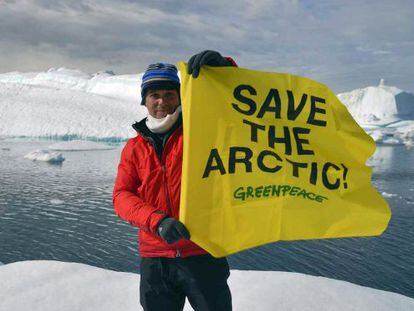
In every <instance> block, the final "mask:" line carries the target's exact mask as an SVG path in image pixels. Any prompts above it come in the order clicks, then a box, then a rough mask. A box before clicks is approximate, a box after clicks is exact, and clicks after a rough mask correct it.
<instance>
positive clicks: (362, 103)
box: [0, 67, 414, 150]
mask: <svg viewBox="0 0 414 311" xmlns="http://www.w3.org/2000/svg"><path fill="white" fill-rule="evenodd" d="M141 78H142V73H139V74H130V75H115V74H114V73H113V72H111V71H101V72H97V73H94V74H87V73H84V72H82V71H80V70H77V69H70V68H65V67H61V68H51V69H49V70H48V71H46V72H29V73H21V72H9V73H4V74H0V108H1V110H0V111H1V113H0V137H1V136H3V137H20V136H23V137H48V138H57V139H64V140H68V139H70V140H73V139H77V140H79V139H80V140H93V141H97V140H102V141H114V142H118V141H121V140H126V139H128V138H130V137H133V136H135V135H136V133H135V131H134V130H133V129H132V128H131V124H133V123H134V122H135V121H138V120H140V119H142V118H143V117H145V115H146V113H147V111H146V109H145V107H143V106H141V105H140V101H141V96H140V84H141ZM338 98H339V99H340V100H341V101H342V102H343V103H344V104H345V105H346V106H347V107H348V110H349V111H350V113H351V114H352V115H353V117H354V118H355V119H356V121H357V122H358V123H359V124H360V125H361V126H362V128H364V129H365V131H366V132H367V133H368V134H370V135H371V136H372V137H373V138H374V140H375V141H376V142H377V143H378V144H386V145H406V146H408V147H412V146H414V94H411V93H408V92H405V91H403V90H401V89H399V88H397V87H395V86H388V85H386V83H385V81H384V79H381V81H380V83H379V85H378V86H368V87H365V88H360V89H356V90H353V91H350V92H346V93H341V94H338ZM68 148H69V149H70V148H71V147H68ZM65 150H66V149H65ZM82 150H83V149H82Z"/></svg>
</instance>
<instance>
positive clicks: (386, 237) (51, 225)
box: [0, 140, 414, 297]
mask: <svg viewBox="0 0 414 311" xmlns="http://www.w3.org/2000/svg"><path fill="white" fill-rule="evenodd" d="M50 144H51V142H50V141H32V142H28V141H16V140H0V173H1V175H0V176H1V177H0V262H3V263H10V262H15V261H21V260H39V259H44V260H60V261H73V262H81V263H85V264H89V265H94V266H98V267H102V268H106V269H112V270H117V271H129V272H137V271H138V266H139V256H138V251H137V241H136V239H137V238H136V230H135V229H134V228H133V227H131V226H129V225H128V224H125V223H124V222H123V221H121V220H119V219H118V218H117V216H116V215H115V214H114V212H113V209H112V201H111V195H112V187H113V182H114V178H115V174H116V166H117V163H118V159H119V154H120V151H121V147H117V148H116V149H114V150H102V151H84V152H63V153H64V156H65V157H66V161H65V162H63V164H62V165H60V166H59V165H49V164H46V163H42V162H32V161H29V160H26V159H24V158H23V156H24V155H25V154H27V153H28V152H30V151H33V150H35V149H40V148H45V147H47V146H48V145H50ZM371 163H372V165H374V167H375V168H374V172H375V174H374V176H373V183H374V185H375V186H376V187H377V189H378V190H379V191H380V192H386V193H387V194H386V196H387V201H388V202H389V204H390V206H391V208H392V212H393V217H392V220H391V222H390V225H389V228H388V229H387V231H386V232H385V233H384V234H383V235H382V236H380V237H371V238H352V239H349V238H348V239H330V240H311V241H295V242H278V243H273V244H269V245H266V246H262V247H258V248H255V249H252V250H248V251H244V252H242V253H239V254H236V255H233V256H231V257H229V262H230V265H231V268H232V269H248V270H278V271H293V272H300V273H306V274H312V275H318V276H325V277H329V278H335V279H340V280H346V281H349V282H353V283H356V284H360V285H364V286H370V287H374V288H378V289H383V290H388V291H393V292H397V293H401V294H404V295H407V296H410V297H414V228H413V223H414V150H407V149H405V148H404V147H380V148H378V150H377V153H376V155H375V157H374V158H373V160H372V161H371Z"/></svg>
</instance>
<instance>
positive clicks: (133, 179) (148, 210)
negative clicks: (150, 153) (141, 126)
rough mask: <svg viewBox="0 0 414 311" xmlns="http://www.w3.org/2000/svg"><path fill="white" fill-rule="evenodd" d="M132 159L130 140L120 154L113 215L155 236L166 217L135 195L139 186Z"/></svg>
mask: <svg viewBox="0 0 414 311" xmlns="http://www.w3.org/2000/svg"><path fill="white" fill-rule="evenodd" d="M132 158H133V143H132V141H131V140H130V141H129V142H128V143H127V144H126V146H125V147H124V149H123V150H122V153H121V160H120V162H119V165H118V174H117V176H116V181H115V186H114V191H113V197H112V202H113V205H114V209H115V213H116V214H117V215H118V216H119V217H120V218H122V219H124V220H126V221H127V222H129V223H130V224H132V225H133V226H136V227H139V228H140V229H141V230H144V231H147V232H151V233H155V234H157V227H158V225H159V223H160V221H161V220H162V219H164V218H165V217H166V216H167V215H166V214H165V213H164V212H162V211H160V210H158V209H157V208H156V207H154V206H153V205H151V204H148V203H147V202H145V201H144V200H142V199H141V198H140V197H139V195H138V194H137V193H136V189H137V188H138V186H139V184H138V183H139V178H138V176H137V173H136V170H135V167H134V164H133V163H132V162H131V159H132Z"/></svg>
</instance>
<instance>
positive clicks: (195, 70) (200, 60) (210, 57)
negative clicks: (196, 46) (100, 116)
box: [188, 50, 233, 78]
mask: <svg viewBox="0 0 414 311" xmlns="http://www.w3.org/2000/svg"><path fill="white" fill-rule="evenodd" d="M204 65H208V66H214V67H223V66H233V63H232V62H231V61H230V60H228V59H227V58H225V57H223V56H221V54H220V53H219V52H216V51H210V50H207V51H203V52H201V53H198V54H196V55H193V56H192V57H191V58H190V60H189V61H188V74H189V75H191V74H192V75H193V78H197V77H198V74H199V73H200V69H201V66H204Z"/></svg>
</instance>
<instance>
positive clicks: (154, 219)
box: [149, 211, 168, 234]
mask: <svg viewBox="0 0 414 311" xmlns="http://www.w3.org/2000/svg"><path fill="white" fill-rule="evenodd" d="M166 217H168V215H167V214H165V213H163V212H160V211H156V212H154V213H153V214H152V216H151V221H150V224H149V225H150V226H149V230H150V231H151V232H152V233H155V234H157V229H158V225H159V224H160V222H161V221H162V220H163V219H164V218H166Z"/></svg>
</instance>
